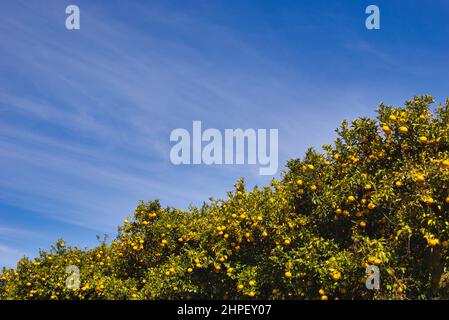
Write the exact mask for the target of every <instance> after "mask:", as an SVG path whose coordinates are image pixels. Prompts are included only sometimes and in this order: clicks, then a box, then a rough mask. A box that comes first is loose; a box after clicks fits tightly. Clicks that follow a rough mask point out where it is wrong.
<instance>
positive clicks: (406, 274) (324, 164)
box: [0, 96, 449, 300]
mask: <svg viewBox="0 0 449 320" xmlns="http://www.w3.org/2000/svg"><path fill="white" fill-rule="evenodd" d="M433 103H434V100H433V98H432V97H430V96H420V97H415V98H413V99H411V100H409V101H407V102H406V104H405V106H404V107H400V108H393V107H391V106H386V105H383V104H381V105H380V107H379V108H378V110H377V112H378V117H377V120H373V119H369V118H360V119H356V120H354V121H352V122H351V123H348V122H346V121H344V122H343V124H342V125H341V127H340V128H339V129H337V134H338V138H337V139H336V141H335V142H334V143H333V144H332V145H326V146H324V151H325V152H324V153H318V152H317V151H315V150H314V149H309V150H308V151H307V152H306V154H305V156H304V158H303V159H302V160H300V159H295V160H291V161H289V162H288V164H287V168H286V170H285V171H284V173H283V175H282V178H281V179H280V180H276V179H273V180H272V182H271V185H270V186H266V187H263V188H258V187H255V188H254V189H253V190H252V191H247V190H246V188H245V184H244V181H243V179H242V180H239V181H237V183H236V185H235V190H234V191H232V192H229V193H228V198H227V199H226V200H212V201H211V202H210V203H207V204H205V205H204V206H203V207H201V208H192V209H190V210H188V211H183V210H178V209H174V208H163V207H161V205H160V204H159V202H158V201H150V202H148V203H144V202H141V203H140V204H138V206H137V207H136V208H135V211H134V213H133V214H132V215H131V216H129V217H128V218H127V219H126V220H125V221H124V224H123V225H122V226H120V227H119V232H118V236H117V237H116V238H115V239H114V240H112V241H111V242H110V243H106V241H103V242H101V243H100V245H99V246H98V247H97V248H94V249H92V250H80V249H78V248H76V247H66V245H65V243H64V241H62V240H59V241H58V242H57V243H56V245H54V246H53V247H52V248H51V250H49V251H48V252H46V251H42V252H41V253H40V255H39V257H37V258H35V259H33V260H31V259H27V258H24V259H22V260H20V261H19V262H18V264H17V267H16V268H15V269H4V270H3V271H2V273H1V275H0V298H2V299H196V298H212V299H222V298H229V299H241V298H254V299H322V300H326V299H428V298H447V297H448V294H447V292H448V291H447V288H446V281H445V279H446V273H445V271H446V269H445V268H446V267H447V266H448V239H449V232H448V226H449V190H448V188H449V100H447V101H446V104H445V106H442V105H439V106H437V107H436V108H432V105H433ZM69 265H75V266H77V267H78V268H79V270H80V286H79V288H68V287H67V286H66V285H65V283H66V278H67V274H66V268H67V266H69ZM369 265H376V266H378V267H379V270H380V289H379V290H368V289H367V288H366V286H365V280H366V276H367V275H366V268H367V266H369Z"/></svg>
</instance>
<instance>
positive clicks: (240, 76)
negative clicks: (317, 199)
mask: <svg viewBox="0 0 449 320" xmlns="http://www.w3.org/2000/svg"><path fill="white" fill-rule="evenodd" d="M69 4H76V5H78V6H79V8H80V10H81V29H80V30H76V31H68V30H66V28H65V18H66V15H65V8H66V6H67V5H69ZM369 4H376V5H378V6H379V8H380V12H381V29H380V30H367V29H366V28H365V19H366V16H367V15H366V14H365V8H366V7H367V6H368V5H369ZM0 20H1V23H0V266H2V265H6V266H13V265H14V264H15V262H16V261H17V259H19V258H20V257H22V256H23V255H27V256H31V257H32V256H35V255H36V254H37V253H38V249H39V248H48V247H49V245H50V244H51V243H54V242H55V241H56V240H57V239H58V238H64V239H66V240H67V241H68V242H69V244H71V245H75V244H77V245H79V246H81V247H84V246H87V247H92V246H94V245H95V244H96V243H97V240H96V235H97V234H99V235H103V234H105V233H107V234H110V235H111V236H114V234H115V232H116V226H117V225H118V224H120V223H121V221H122V220H123V219H124V218H125V217H126V215H127V214H129V213H131V212H132V210H133V208H134V207H135V205H136V203H137V202H138V201H139V200H150V199H160V200H161V202H162V203H163V204H164V205H170V206H177V207H181V208H187V207H188V206H189V204H196V205H201V204H202V202H203V201H205V200H207V199H208V198H209V197H216V198H220V197H223V196H224V195H225V192H226V191H227V190H230V189H232V185H233V183H234V182H235V180H236V179H238V178H239V177H241V176H244V177H246V179H247V182H248V184H249V185H255V184H259V185H260V184H265V183H267V182H268V181H269V179H270V177H266V176H265V177H264V176H259V175H258V166H248V165H243V166H205V165H202V166H201V165H200V166H193V165H191V166H174V165H172V164H171V162H170V160H169V151H170V148H171V146H172V144H171V143H170V141H169V135H170V132H171V131H172V130H173V129H175V128H187V129H189V128H191V126H192V121H193V120H201V121H202V123H203V127H205V128H218V129H224V128H277V129H279V157H280V160H281V161H280V167H283V165H284V164H285V161H286V160H287V159H290V158H294V157H300V156H302V154H303V153H304V151H305V149H306V148H307V147H308V146H316V147H318V148H319V147H320V146H321V145H322V144H324V143H329V142H331V141H332V139H333V138H334V131H333V130H334V129H335V128H336V127H337V126H338V124H339V123H340V122H341V121H342V120H343V119H345V118H354V117H357V116H373V115H374V109H375V107H376V106H377V105H378V103H379V102H381V101H384V102H385V103H387V104H394V105H398V104H401V103H403V102H404V101H405V100H406V99H408V98H410V97H412V96H413V95H416V94H424V93H429V94H433V95H434V96H435V97H436V99H437V101H440V102H442V101H444V99H445V98H447V97H449V77H448V74H449V59H448V57H449V2H448V1H444V0H441V1H438V0H434V1H432V2H429V1H407V2H406V1H394V0H389V1H370V2H368V1H349V0H346V1H331V0H329V1H298V0H294V1H293V0H292V1H194V0H192V1H118V0H116V1H111V0H109V1H104V0H101V1H100V0H98V1H78V0H76V1H75V0H74V1H70V2H68V1H37V0H28V1H19V0H14V1H13V0H2V1H1V10H0Z"/></svg>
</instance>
